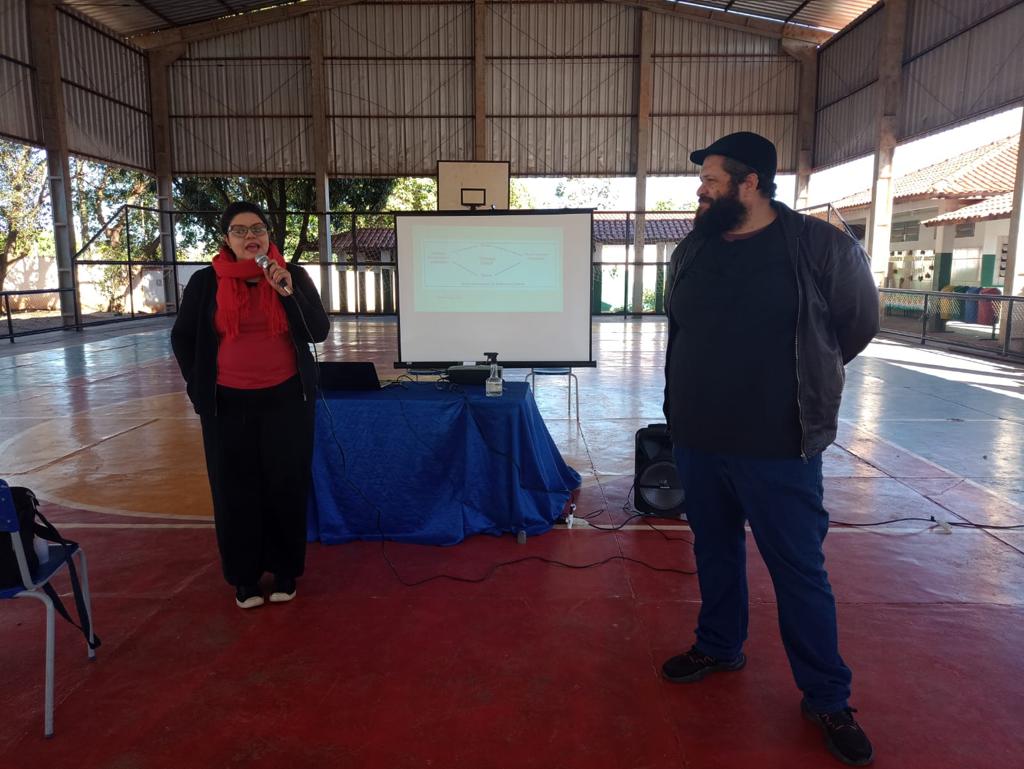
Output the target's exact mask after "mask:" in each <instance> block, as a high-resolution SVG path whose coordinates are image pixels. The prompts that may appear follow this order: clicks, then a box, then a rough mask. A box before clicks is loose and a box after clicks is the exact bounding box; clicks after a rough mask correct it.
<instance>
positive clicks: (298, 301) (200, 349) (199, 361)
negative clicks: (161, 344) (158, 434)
mask: <svg viewBox="0 0 1024 769" xmlns="http://www.w3.org/2000/svg"><path fill="white" fill-rule="evenodd" d="M288 272H289V273H290V274H291V276H292V289H293V293H292V295H291V296H290V297H281V304H282V305H283V306H284V311H285V315H287V316H288V328H289V329H290V331H291V335H292V342H293V343H294V345H295V361H296V363H297V364H298V368H299V378H300V379H301V380H302V392H303V397H304V398H305V399H306V400H309V401H311V400H313V399H314V398H315V397H316V386H317V372H316V361H315V360H314V359H313V354H312V353H311V352H310V349H309V344H310V342H322V341H324V340H325V339H326V338H327V334H328V332H329V331H330V328H331V321H330V320H329V319H328V317H327V313H326V312H325V311H324V305H323V303H322V302H321V301H320V295H319V294H318V293H317V290H316V287H315V286H314V285H313V281H311V280H310V279H309V275H307V274H306V271H305V270H304V269H303V268H302V267H299V266H297V265H294V264H289V265H288ZM216 309H217V274H216V273H215V272H214V271H213V267H207V268H206V269H203V270H200V271H199V272H197V273H196V274H195V275H193V276H192V278H191V280H189V282H188V285H187V286H185V293H184V294H183V295H182V297H181V304H180V305H179V306H178V317H177V318H175V320H174V328H172V329H171V348H172V349H173V350H174V357H175V358H176V359H177V360H178V368H180V369H181V375H182V376H183V377H185V384H186V390H187V392H188V397H189V399H190V400H191V401H192V405H193V406H194V407H195V410H196V413H197V414H213V413H216V405H217V348H218V346H219V345H220V338H219V336H218V335H217V329H216V327H215V326H214V324H213V315H214V312H215V311H216ZM299 310H301V311H302V314H301V316H300V314H299ZM303 318H305V324H303ZM307 326H308V327H309V332H308V333H307V331H306V328H307Z"/></svg>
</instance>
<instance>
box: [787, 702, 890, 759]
mask: <svg viewBox="0 0 1024 769" xmlns="http://www.w3.org/2000/svg"><path fill="white" fill-rule="evenodd" d="M800 709H801V710H802V711H803V713H804V715H805V716H806V717H807V718H808V719H810V720H811V721H813V722H814V723H816V724H817V725H818V726H820V727H821V730H822V731H823V732H825V744H826V745H827V746H828V749H829V752H830V753H831V754H832V755H833V756H835V757H836V758H838V759H839V760H840V761H842V762H843V763H844V764H849V765H850V766H867V765H868V764H870V763H871V762H872V761H873V760H874V758H875V752H874V749H872V747H871V741H870V740H869V739H868V736H867V735H866V734H864V730H863V729H861V728H860V724H858V723H857V721H856V719H854V717H853V714H854V713H856V712H857V711H856V710H855V709H854V708H843V709H842V710H837V711H835V712H833V713H814V712H812V711H811V710H809V709H808V707H807V703H806V702H803V701H801V703H800Z"/></svg>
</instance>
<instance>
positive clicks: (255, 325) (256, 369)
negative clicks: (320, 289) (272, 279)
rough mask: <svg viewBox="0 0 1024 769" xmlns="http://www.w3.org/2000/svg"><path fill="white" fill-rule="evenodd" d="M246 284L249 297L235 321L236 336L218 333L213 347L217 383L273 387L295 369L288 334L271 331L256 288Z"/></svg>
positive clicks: (258, 388) (234, 385)
mask: <svg viewBox="0 0 1024 769" xmlns="http://www.w3.org/2000/svg"><path fill="white" fill-rule="evenodd" d="M258 285H259V284H255V285H249V286H248V288H249V301H248V303H247V307H246V308H245V310H244V311H243V313H242V316H241V318H240V319H239V323H238V336H236V337H234V338H232V339H229V338H228V337H226V336H223V335H222V336H221V337H220V346H219V347H218V349H217V384H219V385H223V386H224V387H233V388H235V389H238V390H260V389H263V388H265V387H273V386H274V385H279V384H281V383H282V382H285V381H287V380H289V379H291V378H292V377H293V376H295V375H296V374H298V373H299V368H298V365H297V364H296V362H295V345H294V343H293V342H292V338H291V334H290V333H288V332H287V331H286V332H284V333H283V334H277V335H276V336H275V335H271V333H270V330H269V323H268V322H267V315H266V313H265V312H263V308H262V307H260V301H259V296H258V294H257V293H256V289H257V287H258Z"/></svg>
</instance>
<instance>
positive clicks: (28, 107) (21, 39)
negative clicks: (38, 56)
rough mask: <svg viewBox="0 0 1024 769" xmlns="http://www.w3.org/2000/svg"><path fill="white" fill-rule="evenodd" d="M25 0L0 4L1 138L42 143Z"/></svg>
mask: <svg viewBox="0 0 1024 769" xmlns="http://www.w3.org/2000/svg"><path fill="white" fill-rule="evenodd" d="M27 2H28V0H0V94H3V108H2V109H0V134H2V135H4V136H8V137H10V138H12V139H17V140H18V141H23V142H29V143H32V144H40V143H42V140H43V137H42V132H41V131H40V128H39V121H38V118H37V113H36V104H35V93H34V90H33V83H32V65H31V63H30V62H31V57H30V55H29V48H28V6H27Z"/></svg>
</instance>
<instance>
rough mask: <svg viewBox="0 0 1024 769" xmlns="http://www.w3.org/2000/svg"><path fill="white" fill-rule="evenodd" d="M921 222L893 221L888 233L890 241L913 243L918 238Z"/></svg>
mask: <svg viewBox="0 0 1024 769" xmlns="http://www.w3.org/2000/svg"><path fill="white" fill-rule="evenodd" d="M920 234H921V222H919V221H911V222H893V223H892V229H891V232H890V235H889V242H890V243H913V242H914V241H916V240H918V239H919V238H920Z"/></svg>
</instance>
